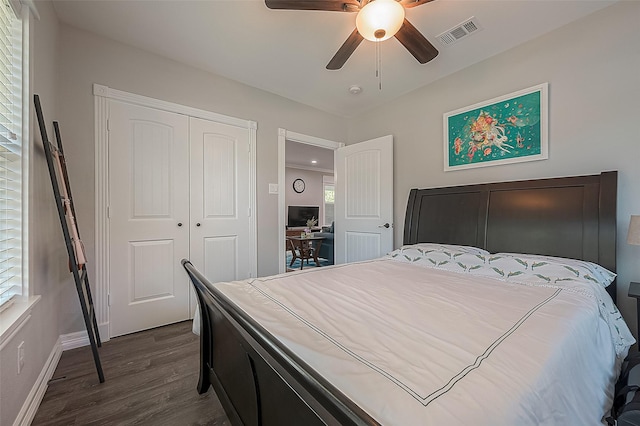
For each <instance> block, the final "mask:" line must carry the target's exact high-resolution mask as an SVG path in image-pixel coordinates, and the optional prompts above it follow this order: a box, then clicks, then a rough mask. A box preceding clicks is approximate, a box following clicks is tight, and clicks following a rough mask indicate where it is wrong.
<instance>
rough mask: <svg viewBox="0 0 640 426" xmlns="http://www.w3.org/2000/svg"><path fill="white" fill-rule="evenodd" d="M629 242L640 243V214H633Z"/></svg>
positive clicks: (630, 222)
mask: <svg viewBox="0 0 640 426" xmlns="http://www.w3.org/2000/svg"><path fill="white" fill-rule="evenodd" d="M627 244H633V245H636V246H638V245H640V215H631V220H630V221H629V233H628V234H627Z"/></svg>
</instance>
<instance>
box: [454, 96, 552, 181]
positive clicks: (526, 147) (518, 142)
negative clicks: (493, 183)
mask: <svg viewBox="0 0 640 426" xmlns="http://www.w3.org/2000/svg"><path fill="white" fill-rule="evenodd" d="M547 87H548V84H547V83H544V84H540V85H538V86H535V87H530V88H528V89H524V90H520V91H518V92H514V93H510V94H508V95H505V96H501V97H499V98H494V99H490V100H488V101H485V102H481V103H478V104H475V105H471V106H469V107H465V108H461V109H458V110H455V111H451V112H448V113H446V114H444V129H445V132H444V136H445V137H444V151H445V154H444V157H445V158H444V160H445V163H444V169H445V171H448V170H457V169H466V168H471V167H482V166H492V165H498V164H505V163H516V162H522V161H533V160H543V159H546V158H548V146H547Z"/></svg>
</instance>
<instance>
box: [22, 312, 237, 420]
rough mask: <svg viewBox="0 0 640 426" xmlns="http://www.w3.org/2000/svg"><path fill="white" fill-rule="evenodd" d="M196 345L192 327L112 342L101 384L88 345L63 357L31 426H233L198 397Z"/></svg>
mask: <svg viewBox="0 0 640 426" xmlns="http://www.w3.org/2000/svg"><path fill="white" fill-rule="evenodd" d="M199 345H200V344H199V338H198V336H196V335H194V334H193V333H191V321H186V322H181V323H178V324H173V325H168V326H165V327H159V328H156V329H153V330H148V331H142V332H139V333H135V334H130V335H127V336H122V337H117V338H114V339H111V340H110V341H108V342H105V343H103V344H102V347H101V348H100V358H101V361H102V368H103V370H104V375H105V382H104V383H102V384H101V383H100V382H99V381H98V375H97V373H96V370H95V365H94V363H93V358H92V356H91V349H90V348H89V347H88V346H87V347H83V348H78V349H72V350H69V351H65V352H64V353H63V354H62V357H61V359H60V362H59V364H58V367H57V368H56V371H55V373H54V375H53V378H52V380H51V381H50V383H49V388H48V389H47V392H46V394H45V396H44V399H43V401H42V403H41V404H40V408H39V409H38V412H37V413H36V416H35V419H34V421H33V423H32V425H133V424H135V425H225V426H226V425H230V423H229V420H228V419H227V417H226V416H225V414H224V410H223V409H222V406H221V405H220V402H219V401H218V399H217V397H216V395H215V392H214V391H213V389H210V390H209V392H207V393H206V394H204V395H199V394H198V392H197V391H196V385H197V383H198V368H199V367H198V363H199V358H200V354H199V350H200V349H199Z"/></svg>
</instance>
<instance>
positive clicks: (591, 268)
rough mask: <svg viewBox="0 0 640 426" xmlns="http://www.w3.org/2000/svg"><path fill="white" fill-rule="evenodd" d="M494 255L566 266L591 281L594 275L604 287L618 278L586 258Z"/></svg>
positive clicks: (548, 266)
mask: <svg viewBox="0 0 640 426" xmlns="http://www.w3.org/2000/svg"><path fill="white" fill-rule="evenodd" d="M493 256H508V257H512V258H517V259H520V260H522V261H524V262H528V263H531V264H533V263H541V262H545V263H547V264H548V265H540V266H544V267H545V269H548V270H550V268H565V269H567V270H569V271H572V272H573V273H574V274H576V275H577V276H579V275H582V276H583V277H585V278H586V279H588V280H590V281H593V280H591V279H590V278H589V277H592V278H594V279H595V281H597V282H598V283H600V284H602V285H603V286H604V287H607V286H608V285H609V284H611V283H612V282H613V280H614V279H615V278H616V274H614V273H613V272H611V271H610V270H608V269H607V268H604V267H602V266H600V265H598V264H597V263H593V262H588V261H586V260H578V259H569V258H565V257H555V256H543V255H538V254H520V253H496V254H494V255H493ZM556 270H557V269H556ZM574 271H575V272H574Z"/></svg>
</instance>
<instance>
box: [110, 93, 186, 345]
mask: <svg viewBox="0 0 640 426" xmlns="http://www.w3.org/2000/svg"><path fill="white" fill-rule="evenodd" d="M109 108H110V115H109V214H110V218H109V229H110V232H109V240H110V241H109V243H110V244H109V259H110V262H109V263H110V266H109V277H110V280H109V281H110V288H109V293H110V302H111V303H110V313H111V315H110V316H111V321H110V327H111V330H110V335H111V336H112V337H114V336H119V335H122V334H127V333H132V332H135V331H139V330H144V329H148V328H152V327H157V326H160V325H165V324H170V323H174V322H177V321H182V320H185V319H188V318H189V282H188V280H187V278H186V276H185V274H184V271H183V270H182V268H181V267H180V259H182V258H185V257H189V223H188V221H189V145H188V143H189V138H188V135H189V121H188V118H187V117H185V116H183V115H179V114H173V113H168V112H164V111H159V110H156V109H153V108H146V107H141V106H136V105H131V104H128V103H124V102H118V101H111V102H110V105H109Z"/></svg>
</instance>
